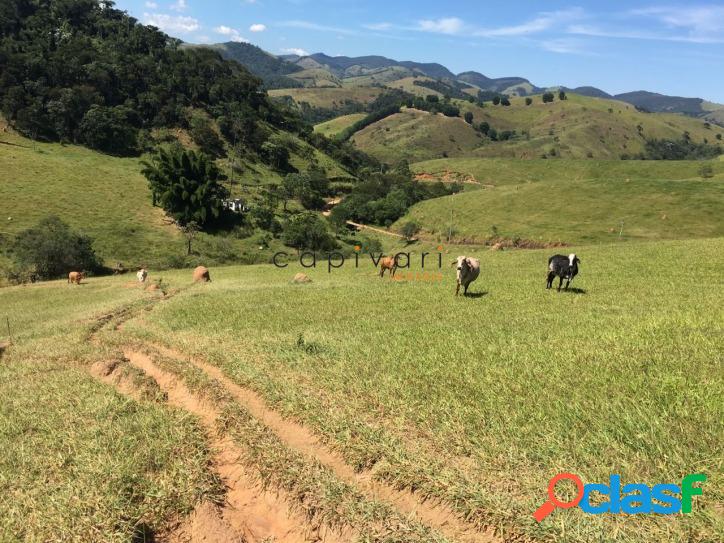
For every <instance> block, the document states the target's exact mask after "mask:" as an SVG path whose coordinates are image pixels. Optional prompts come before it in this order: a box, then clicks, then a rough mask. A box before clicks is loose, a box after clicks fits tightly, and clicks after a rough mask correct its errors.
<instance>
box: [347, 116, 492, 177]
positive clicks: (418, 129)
mask: <svg viewBox="0 0 724 543" xmlns="http://www.w3.org/2000/svg"><path fill="white" fill-rule="evenodd" d="M351 141H352V142H354V144H355V145H356V146H357V147H358V148H359V149H361V150H363V151H364V152H366V153H368V154H370V155H372V156H373V157H375V158H377V159H378V160H381V161H383V162H387V163H390V164H394V163H396V162H398V161H400V160H401V159H406V160H408V161H410V162H416V161H419V160H426V159H429V158H438V157H441V156H443V154H447V155H448V156H463V155H468V154H470V153H471V152H472V151H473V150H474V149H476V148H477V147H478V146H480V145H482V143H483V137H482V135H481V134H479V133H478V132H476V131H475V130H473V128H472V127H471V126H470V125H468V124H466V123H465V121H463V120H462V119H460V118H459V117H445V116H444V115H441V114H431V113H427V112H426V111H420V110H417V109H408V108H403V109H402V110H401V111H400V113H396V114H394V115H391V116H389V117H387V118H385V119H382V120H381V121H378V122H376V123H373V124H371V125H369V126H367V127H366V128H364V129H363V130H360V131H359V132H357V133H356V134H354V136H352V139H351Z"/></svg>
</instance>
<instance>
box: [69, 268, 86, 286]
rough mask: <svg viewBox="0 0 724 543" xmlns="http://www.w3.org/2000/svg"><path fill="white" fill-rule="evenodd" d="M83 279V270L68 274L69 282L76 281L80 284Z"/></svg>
mask: <svg viewBox="0 0 724 543" xmlns="http://www.w3.org/2000/svg"><path fill="white" fill-rule="evenodd" d="M82 280H83V272H75V271H74V272H70V273H69V274H68V283H75V284H76V285H80V282H81V281H82Z"/></svg>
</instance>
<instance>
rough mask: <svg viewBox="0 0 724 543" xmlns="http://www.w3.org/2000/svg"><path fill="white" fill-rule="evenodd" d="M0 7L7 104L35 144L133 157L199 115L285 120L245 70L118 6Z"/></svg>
mask: <svg viewBox="0 0 724 543" xmlns="http://www.w3.org/2000/svg"><path fill="white" fill-rule="evenodd" d="M0 10H1V11H0V38H1V40H0V105H1V107H2V112H3V114H4V115H5V117H6V118H7V119H8V121H9V122H11V123H12V125H13V126H14V127H15V128H16V129H17V130H18V131H19V132H21V133H23V134H24V135H26V136H29V137H31V138H35V139H42V140H49V141H67V142H73V143H81V144H85V145H87V146H89V147H91V148H94V149H98V150H100V151H103V152H106V153H110V154H116V155H129V154H134V153H135V152H137V151H138V139H139V135H143V134H142V131H144V132H148V131H149V130H150V129H153V128H157V127H178V126H181V127H187V126H188V116H187V110H188V109H189V108H193V109H198V110H203V111H205V112H206V113H208V114H209V115H210V116H211V117H212V118H217V117H222V116H225V117H229V118H244V119H246V121H247V122H248V123H250V124H251V125H254V126H256V125H257V124H258V123H259V122H262V121H264V122H267V123H269V124H271V125H276V126H279V125H280V121H282V120H284V119H283V116H282V115H280V114H279V112H278V111H275V108H274V107H273V106H272V105H271V104H270V103H269V102H268V100H267V97H266V95H265V94H264V92H263V91H261V89H260V86H261V80H260V79H258V78H257V77H255V76H253V75H251V74H250V73H249V72H248V71H247V70H246V69H244V68H243V67H241V66H240V65H239V64H237V63H236V62H231V61H227V60H223V59H222V58H221V56H220V55H219V54H218V53H217V52H215V51H212V50H210V49H206V48H180V47H179V45H180V44H179V42H178V41H177V40H174V39H172V38H169V37H168V36H167V35H165V34H164V33H162V32H160V31H159V30H158V29H156V28H154V27H150V26H144V25H141V24H138V22H137V21H136V20H135V19H134V18H132V17H129V16H128V15H126V14H125V13H124V12H122V11H120V10H117V9H114V8H113V3H112V2H109V1H99V0H53V1H52V2H36V1H32V0H9V1H5V2H3V3H2V4H1V7H0ZM289 124H290V123H287V124H286V125H285V128H286V129H289V128H290V127H289ZM294 128H299V127H298V126H296V127H293V128H292V129H294ZM247 129H253V126H247Z"/></svg>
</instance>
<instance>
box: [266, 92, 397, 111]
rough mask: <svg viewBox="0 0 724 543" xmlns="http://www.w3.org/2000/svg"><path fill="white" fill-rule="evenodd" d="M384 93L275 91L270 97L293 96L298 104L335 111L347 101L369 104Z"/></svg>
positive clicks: (270, 93)
mask: <svg viewBox="0 0 724 543" xmlns="http://www.w3.org/2000/svg"><path fill="white" fill-rule="evenodd" d="M382 92H384V89H383V88H380V87H349V88H316V89H315V88H304V89H274V90H270V91H269V96H272V97H274V96H291V97H292V98H293V99H294V101H295V102H297V103H301V102H307V103H309V104H310V105H312V106H316V107H324V108H330V109H334V108H336V107H338V106H341V105H342V104H344V103H345V102H347V101H352V102H359V103H361V104H368V103H369V102H371V101H372V100H374V99H375V98H377V96H379V95H380V93H382Z"/></svg>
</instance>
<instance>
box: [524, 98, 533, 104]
mask: <svg viewBox="0 0 724 543" xmlns="http://www.w3.org/2000/svg"><path fill="white" fill-rule="evenodd" d="M532 103H533V98H531V97H530V96H527V97H526V99H525V105H526V106H529V105H531V104H532Z"/></svg>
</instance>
